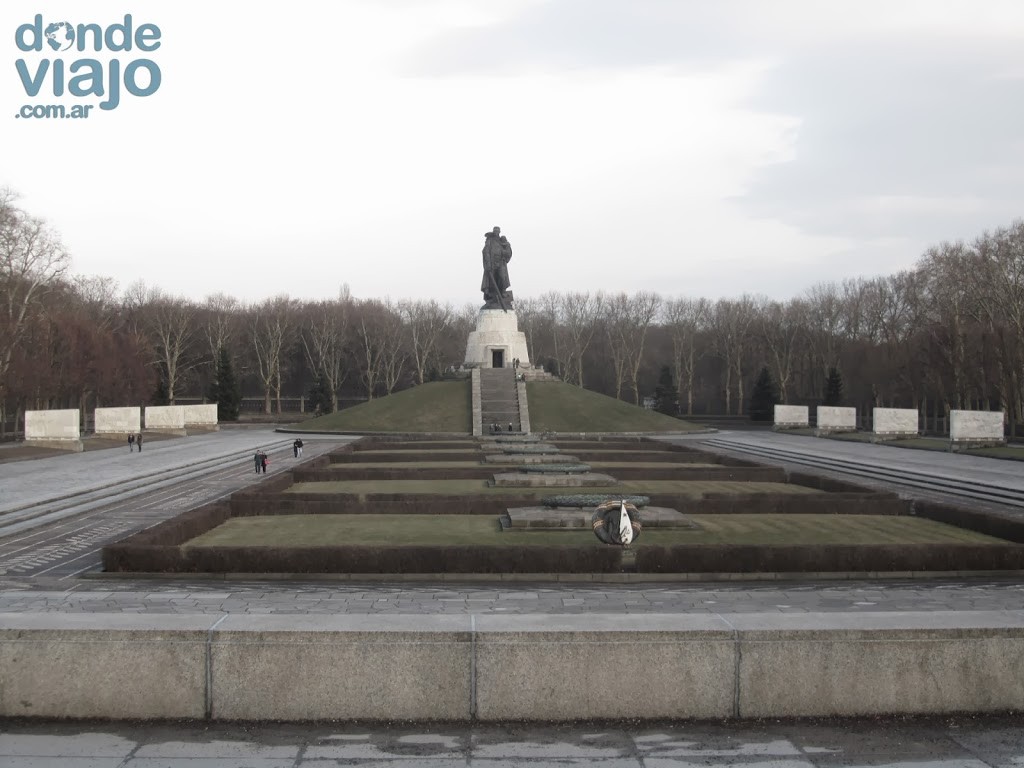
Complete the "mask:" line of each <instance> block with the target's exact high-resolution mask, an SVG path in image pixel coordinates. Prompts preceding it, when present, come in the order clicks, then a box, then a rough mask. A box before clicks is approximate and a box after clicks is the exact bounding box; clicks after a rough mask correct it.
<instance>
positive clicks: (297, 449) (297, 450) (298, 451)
mask: <svg viewBox="0 0 1024 768" xmlns="http://www.w3.org/2000/svg"><path fill="white" fill-rule="evenodd" d="M292 453H294V454H295V458H296V459H298V458H301V456H302V440H300V439H298V438H296V440H295V442H294V443H292Z"/></svg>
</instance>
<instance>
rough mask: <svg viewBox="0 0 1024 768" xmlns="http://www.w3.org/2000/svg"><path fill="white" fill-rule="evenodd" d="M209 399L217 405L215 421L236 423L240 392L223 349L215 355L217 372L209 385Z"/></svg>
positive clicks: (232, 368)
mask: <svg viewBox="0 0 1024 768" xmlns="http://www.w3.org/2000/svg"><path fill="white" fill-rule="evenodd" d="M208 396H209V398H210V399H211V400H213V401H214V402H215V403H217V421H238V412H239V411H240V410H241V406H242V392H241V390H240V389H239V387H238V381H237V379H236V378H235V369H234V366H232V365H231V357H230V356H229V355H228V351H227V350H226V349H224V347H221V348H220V351H219V352H218V354H217V372H216V374H215V375H214V378H213V381H212V382H211V383H210V391H209V395H208Z"/></svg>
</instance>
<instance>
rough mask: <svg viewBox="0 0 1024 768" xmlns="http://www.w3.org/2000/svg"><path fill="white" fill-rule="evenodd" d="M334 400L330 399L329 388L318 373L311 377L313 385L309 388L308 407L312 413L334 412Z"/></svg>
mask: <svg viewBox="0 0 1024 768" xmlns="http://www.w3.org/2000/svg"><path fill="white" fill-rule="evenodd" d="M334 405H335V404H334V401H333V400H332V399H331V393H330V390H328V388H327V385H326V384H325V383H324V380H323V379H322V378H321V377H320V376H319V375H318V376H315V377H314V378H313V385H312V386H311V387H310V388H309V407H310V408H312V409H313V413H316V414H323V413H334Z"/></svg>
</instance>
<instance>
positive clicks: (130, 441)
mask: <svg viewBox="0 0 1024 768" xmlns="http://www.w3.org/2000/svg"><path fill="white" fill-rule="evenodd" d="M134 450H135V435H128V453H131V452H132V451H134Z"/></svg>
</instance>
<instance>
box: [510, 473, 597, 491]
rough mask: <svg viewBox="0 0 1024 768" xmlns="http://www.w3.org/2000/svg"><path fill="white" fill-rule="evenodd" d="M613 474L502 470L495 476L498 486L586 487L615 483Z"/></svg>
mask: <svg viewBox="0 0 1024 768" xmlns="http://www.w3.org/2000/svg"><path fill="white" fill-rule="evenodd" d="M616 482H617V481H616V480H615V478H614V477H612V476H611V475H602V474H600V473H598V472H584V473H581V474H578V475H566V474H561V473H559V474H555V475H542V474H540V473H537V474H529V475H528V474H526V473H523V472H501V473H499V474H497V475H495V476H494V485H495V486H497V487H498V488H584V487H587V486H601V485H615V483H616Z"/></svg>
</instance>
